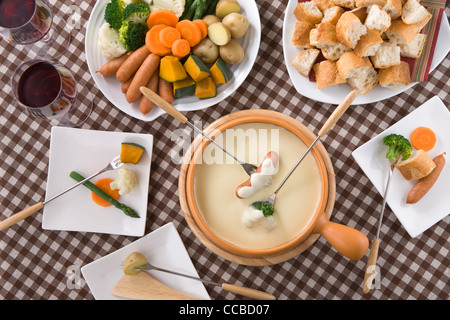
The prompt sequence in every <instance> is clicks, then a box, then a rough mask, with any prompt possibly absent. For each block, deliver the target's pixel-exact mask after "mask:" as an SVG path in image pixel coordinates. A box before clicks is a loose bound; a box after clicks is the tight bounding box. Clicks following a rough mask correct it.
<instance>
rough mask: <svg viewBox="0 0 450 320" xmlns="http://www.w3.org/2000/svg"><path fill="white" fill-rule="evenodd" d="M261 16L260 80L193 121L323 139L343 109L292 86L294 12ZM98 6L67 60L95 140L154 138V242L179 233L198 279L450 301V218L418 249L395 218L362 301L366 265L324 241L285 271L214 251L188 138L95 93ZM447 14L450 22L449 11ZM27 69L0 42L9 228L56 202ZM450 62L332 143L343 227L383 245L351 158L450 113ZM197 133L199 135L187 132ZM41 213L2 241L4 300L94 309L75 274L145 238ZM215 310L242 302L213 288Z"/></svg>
mask: <svg viewBox="0 0 450 320" xmlns="http://www.w3.org/2000/svg"><path fill="white" fill-rule="evenodd" d="M50 3H51V5H52V6H53V9H54V11H55V12H56V14H57V15H58V16H59V17H56V19H55V21H56V23H60V24H61V23H64V21H68V19H69V18H70V17H71V15H72V14H73V11H74V7H73V5H74V4H75V1H73V2H72V1H71V0H64V1H56V0H51V1H50ZM256 3H257V6H258V9H259V13H260V16H261V28H262V31H261V35H262V38H261V47H260V50H259V53H258V56H257V59H256V62H255V65H254V68H253V69H252V71H251V72H250V74H249V76H248V77H247V78H246V80H245V81H244V83H243V84H242V86H241V87H240V88H239V89H238V90H237V91H236V92H234V93H233V94H232V95H231V96H229V97H228V98H227V99H225V100H224V101H222V102H220V103H219V104H217V105H215V106H213V107H211V108H208V109H205V110H199V111H195V112H189V113H187V114H186V115H187V117H188V118H189V119H191V121H201V122H202V123H203V124H205V125H206V124H209V123H211V122H212V121H214V120H216V119H217V118H219V117H220V116H224V115H227V114H229V113H231V112H235V111H239V110H242V109H246V108H262V109H270V110H276V111H279V112H283V113H285V114H288V115H290V116H292V117H293V118H295V119H297V120H299V121H301V122H302V123H304V124H305V125H307V126H308V128H309V129H311V130H312V131H314V132H316V130H317V128H319V127H320V125H321V124H322V123H323V122H324V121H325V119H326V118H327V117H328V116H329V114H330V112H331V110H332V108H333V106H332V105H329V104H323V103H318V102H316V101H314V100H311V99H308V98H306V97H304V96H302V95H301V94H299V93H298V92H297V91H296V90H295V88H294V87H293V85H292V82H291V81H290V79H289V76H288V73H287V70H286V66H285V64H284V58H283V48H282V29H283V19H284V14H285V9H286V5H287V0H283V1H277V0H275V1H268V0H257V1H256ZM94 4H95V2H94V1H88V0H84V1H81V0H80V1H77V2H76V7H77V8H79V12H80V13H81V22H82V23H81V29H79V30H74V31H73V33H72V34H73V41H72V44H71V46H70V48H69V50H68V51H67V52H66V53H65V54H64V55H63V57H62V58H61V59H60V62H61V63H63V64H64V65H66V66H68V67H69V68H70V69H71V70H72V71H73V73H74V74H75V75H76V77H77V78H78V79H83V80H84V81H86V82H88V83H89V84H91V85H92V93H93V94H94V95H95V101H94V109H93V113H92V115H91V117H90V118H89V120H88V121H87V122H86V123H85V124H84V125H83V126H82V128H84V129H91V130H107V131H123V132H136V133H150V134H152V135H153V136H154V149H153V161H152V166H151V177H150V189H149V195H148V216H147V223H146V229H145V234H148V233H149V232H151V231H153V230H156V229H157V228H159V227H161V226H162V225H164V224H166V223H168V222H173V223H174V225H175V226H176V228H177V230H178V232H179V234H180V236H181V238H182V241H183V243H184V245H185V246H186V249H187V252H188V254H189V256H190V258H191V259H192V262H193V264H194V266H195V268H196V269H197V271H198V273H199V275H200V276H201V277H204V278H208V279H211V280H213V281H217V282H219V281H222V280H223V281H226V282H229V283H236V284H240V285H243V286H251V287H253V288H261V289H262V290H265V291H268V292H270V293H273V294H274V295H275V296H277V297H278V299H281V300H291V299H300V300H301V299H448V298H449V284H450V280H449V278H450V272H449V265H450V259H449V257H450V254H449V248H450V246H449V241H448V240H449V235H450V228H449V222H450V218H449V217H448V216H447V217H445V218H444V219H443V220H441V221H440V222H438V223H437V224H436V225H434V226H432V227H431V228H430V229H428V230H427V231H425V232H424V233H423V234H421V235H420V236H418V237H416V238H411V237H410V236H409V235H408V234H407V232H406V231H405V229H404V228H403V227H402V225H401V224H400V222H399V220H397V218H396V217H395V215H394V214H393V213H392V211H391V210H390V209H389V208H387V210H386V213H385V219H384V221H383V227H382V229H381V235H382V246H381V248H380V253H379V258H378V265H379V267H380V273H381V282H380V283H379V286H378V287H377V288H376V289H372V290H371V292H370V293H369V294H366V295H364V294H363V292H362V281H363V274H364V272H363V270H364V269H365V266H366V261H367V256H368V253H367V254H366V256H365V257H363V258H362V259H361V260H359V261H351V260H348V259H347V258H345V257H343V256H341V255H340V254H338V253H337V252H336V251H335V250H334V249H333V248H331V246H330V245H329V244H328V243H327V242H326V241H325V240H324V239H323V238H320V239H319V240H318V241H316V242H315V243H314V245H313V246H312V247H310V248H309V249H308V250H306V251H305V252H303V253H301V254H300V255H298V256H297V257H295V258H292V259H290V260H288V261H286V262H283V263H279V264H276V265H271V266H264V267H248V266H243V265H238V264H236V263H232V262H229V261H227V260H225V259H223V258H221V257H218V256H217V255H216V254H214V253H212V252H211V251H210V250H208V249H207V248H206V247H205V246H204V245H203V244H202V243H201V242H200V241H199V240H198V239H197V238H196V237H195V235H194V234H193V232H192V231H191V230H190V229H189V227H188V225H187V223H186V221H185V220H184V218H183V215H182V213H181V208H180V205H179V201H178V192H177V183H178V173H179V165H178V164H176V163H174V162H173V161H171V158H170V156H169V152H170V150H171V149H172V148H173V147H174V145H175V143H176V142H174V141H172V140H171V133H172V132H173V131H174V130H176V129H178V128H180V126H179V124H178V122H177V121H176V120H174V119H173V118H172V117H170V116H167V115H164V116H161V117H159V118H157V119H156V120H155V121H152V122H144V121H139V120H136V119H134V118H131V117H129V116H128V115H126V114H124V113H122V112H120V111H119V110H118V109H116V108H115V107H114V106H113V105H112V104H111V103H110V102H109V101H108V100H107V99H106V98H105V97H104V96H103V94H102V93H101V92H100V91H99V90H98V89H97V88H96V86H95V84H94V83H93V80H92V79H91V76H90V73H89V71H88V67H87V64H86V57H85V53H84V34H85V27H86V24H87V21H88V19H89V14H90V12H91V10H92V8H93V6H94ZM445 14H446V16H447V17H448V16H449V15H450V4H449V3H447V7H446V10H445ZM27 58H29V57H28V53H27V50H26V47H23V46H20V45H13V44H11V43H8V42H6V41H4V40H0V62H1V63H0V70H1V72H0V83H1V88H0V106H1V112H0V130H1V134H0V140H1V143H0V146H1V151H0V220H3V219H5V218H7V217H8V216H9V215H11V214H12V213H14V212H17V211H20V210H22V209H23V208H24V207H25V206H28V205H30V204H34V203H36V202H39V201H42V200H43V199H44V198H45V188H46V180H47V169H48V161H49V158H48V156H49V146H50V130H51V126H50V125H49V124H47V123H45V122H39V121H35V120H33V119H31V118H29V117H27V115H26V114H25V113H24V112H23V111H22V110H21V109H19V108H18V107H17V106H16V102H15V101H14V99H13V97H12V93H11V87H10V78H11V76H12V73H13V71H14V69H15V68H16V67H17V66H18V65H19V64H20V63H21V62H22V61H24V60H26V59H27ZM449 84H450V57H449V56H447V57H446V58H445V59H444V61H443V62H442V63H441V64H440V65H439V66H438V67H437V68H436V69H435V70H434V71H433V72H431V75H430V79H429V81H428V82H426V83H419V84H417V85H415V86H413V87H412V88H410V89H408V90H407V91H405V92H404V93H402V94H400V95H398V96H395V97H392V98H390V99H387V100H383V101H381V102H377V103H372V104H368V105H362V106H360V105H357V106H353V107H352V108H350V109H349V111H348V112H346V113H345V114H344V115H343V117H342V119H341V120H340V121H339V122H338V123H337V124H336V126H335V127H334V129H333V130H331V132H329V133H328V134H327V136H326V137H324V138H323V143H324V145H325V147H326V149H327V151H328V152H329V154H330V157H331V160H332V163H333V165H334V170H335V172H336V183H337V194H336V203H335V207H334V211H333V216H332V220H333V221H336V222H340V223H343V224H346V225H348V226H351V227H354V228H356V229H358V230H360V231H362V232H363V233H364V234H366V235H367V236H368V238H369V239H370V240H372V239H373V237H374V235H375V233H376V225H377V224H376V222H377V218H378V215H379V211H380V209H381V203H382V197H381V195H380V194H379V193H378V192H377V191H376V190H375V188H374V186H373V185H372V183H371V182H370V181H369V180H368V178H367V177H366V176H365V175H364V173H363V172H362V170H361V169H360V168H359V166H358V165H357V164H356V163H355V161H354V159H353V157H352V156H351V152H352V151H353V150H354V149H356V148H357V147H358V146H360V145H361V144H363V143H365V142H366V141H368V140H369V139H371V138H372V137H374V136H375V135H377V134H378V133H380V132H381V131H383V130H385V129H386V128H388V127H389V126H390V125H392V124H394V123H395V122H397V121H398V120H400V119H402V118H403V117H404V116H406V115H407V114H408V113H410V112H411V111H413V110H415V109H416V108H417V107H419V106H420V105H421V104H422V103H424V102H425V101H427V100H428V99H430V98H432V97H433V96H436V95H437V96H439V97H440V99H441V100H442V101H444V103H445V104H446V105H447V106H449V105H450V93H449V92H450V90H449V88H450V87H449ZM187 132H190V131H187ZM41 223H42V213H37V214H34V215H33V216H31V217H29V218H27V219H26V220H24V221H22V222H20V223H18V224H16V225H14V226H12V227H11V228H9V229H7V230H5V231H3V232H1V233H0V299H93V295H92V293H91V292H90V290H89V288H88V286H87V285H86V283H85V282H82V286H81V288H78V287H76V288H73V287H71V286H69V285H68V274H69V273H68V270H69V268H71V266H78V267H82V266H84V265H86V264H88V263H90V262H92V261H94V260H97V259H99V258H101V257H103V256H105V255H107V254H109V253H112V252H114V251H116V250H118V249H120V248H122V247H123V246H125V245H127V244H129V243H131V242H133V241H135V240H137V239H138V238H135V237H126V236H117V235H108V234H96V233H84V232H67V231H50V230H43V229H42V227H41ZM207 290H208V292H209V294H210V296H211V298H212V299H240V297H238V296H235V295H233V294H231V293H227V292H226V291H223V290H220V288H214V287H210V286H208V287H207Z"/></svg>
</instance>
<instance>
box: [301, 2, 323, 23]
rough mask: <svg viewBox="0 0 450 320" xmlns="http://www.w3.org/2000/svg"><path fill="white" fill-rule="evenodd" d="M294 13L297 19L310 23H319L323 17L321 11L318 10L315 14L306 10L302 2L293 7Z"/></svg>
mask: <svg viewBox="0 0 450 320" xmlns="http://www.w3.org/2000/svg"><path fill="white" fill-rule="evenodd" d="M313 3H314V2H313ZM294 15H295V17H296V18H297V20H298V21H305V22H309V23H312V24H316V23H319V22H320V21H321V20H322V18H323V14H322V12H320V15H315V14H313V13H311V12H310V11H308V10H307V8H306V7H305V5H304V2H300V3H298V4H297V6H296V7H295V9H294Z"/></svg>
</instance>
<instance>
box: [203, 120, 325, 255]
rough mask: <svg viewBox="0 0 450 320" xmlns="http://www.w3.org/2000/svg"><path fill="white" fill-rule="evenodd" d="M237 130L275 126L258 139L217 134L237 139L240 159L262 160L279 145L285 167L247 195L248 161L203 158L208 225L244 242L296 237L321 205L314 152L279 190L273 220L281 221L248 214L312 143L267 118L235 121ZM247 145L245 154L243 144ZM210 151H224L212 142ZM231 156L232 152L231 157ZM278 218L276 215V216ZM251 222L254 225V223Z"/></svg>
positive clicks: (253, 244)
mask: <svg viewBox="0 0 450 320" xmlns="http://www.w3.org/2000/svg"><path fill="white" fill-rule="evenodd" d="M236 128H239V129H243V130H240V131H239V130H235V132H242V134H244V133H245V132H246V130H255V129H256V132H259V133H264V132H265V131H264V130H266V132H267V130H268V132H272V131H273V130H275V131H276V132H277V133H278V134H273V135H272V134H258V135H257V138H258V139H257V141H254V140H250V141H249V140H248V139H239V137H237V138H238V139H236V141H235V143H233V144H228V143H227V141H226V138H227V134H221V135H219V136H217V137H216V140H217V141H221V142H222V145H226V146H229V145H234V149H229V150H230V151H231V152H233V151H234V152H235V153H234V154H236V155H237V156H238V158H239V159H242V160H243V161H249V159H255V155H256V158H257V161H255V162H253V163H260V162H261V160H262V159H263V157H264V156H265V155H266V154H267V152H269V151H271V150H272V151H276V152H277V153H278V155H279V167H278V171H277V173H276V174H275V175H274V176H273V177H272V180H273V181H272V184H271V186H270V187H264V188H262V189H261V190H258V191H257V192H256V193H255V194H254V195H252V196H250V197H249V198H246V199H239V198H238V197H237V196H236V194H235V190H236V186H238V185H239V184H240V183H242V182H243V181H245V180H246V179H248V175H247V174H246V173H245V171H244V170H243V168H242V166H241V165H239V164H238V163H236V162H235V161H233V162H231V161H228V160H227V161H216V163H211V162H205V161H204V162H203V163H200V164H198V165H197V168H196V172H195V176H194V191H195V198H196V202H197V206H198V208H199V210H200V212H201V214H202V216H203V218H204V220H205V222H206V223H207V224H208V226H209V227H210V228H211V229H212V230H213V231H214V232H215V233H216V234H217V235H218V236H220V237H221V238H222V239H224V240H226V241H228V242H230V243H233V244H235V245H237V246H239V247H242V248H248V249H268V248H272V247H275V246H278V245H281V244H283V243H286V242H287V241H289V240H291V239H292V238H294V237H295V236H297V235H298V234H299V233H300V232H302V231H303V230H304V229H305V228H306V227H307V226H308V224H309V223H310V222H311V220H312V218H313V216H314V213H315V212H316V210H317V207H318V205H319V201H320V195H321V179H320V172H319V168H318V167H317V164H316V161H315V159H314V157H313V155H312V154H311V153H309V154H308V155H307V156H306V157H305V159H304V160H303V161H302V163H301V165H300V166H299V167H298V168H297V169H296V170H295V171H294V173H293V174H292V176H291V177H290V178H289V180H287V182H286V184H285V185H284V186H283V188H282V189H281V190H280V191H279V192H278V195H277V200H276V203H275V213H274V215H273V219H274V220H275V221H272V222H270V221H269V223H274V224H276V226H275V227H272V228H270V227H267V223H262V222H261V221H264V220H267V219H264V220H261V221H260V223H258V219H256V220H255V221H250V220H251V219H250V220H249V219H248V217H245V216H244V215H245V212H246V210H247V208H248V207H249V206H250V205H251V204H252V203H253V202H255V201H264V200H265V199H266V198H267V197H268V196H269V195H270V194H271V193H272V192H273V191H274V190H275V188H276V187H277V186H278V185H279V184H280V183H281V181H282V180H283V179H284V177H285V176H286V175H287V173H288V172H289V171H290V170H291V169H292V167H293V166H294V165H295V163H296V162H297V161H298V159H300V157H301V156H302V155H303V153H304V152H305V151H306V149H307V146H306V145H305V144H304V143H303V142H302V141H301V140H300V139H299V138H298V137H297V136H296V135H295V134H293V133H292V132H290V131H288V130H286V129H284V128H281V127H278V126H275V125H272V124H266V123H252V124H243V125H239V126H236V127H234V128H233V129H236ZM243 149H245V151H246V152H245V154H242V153H240V154H239V155H238V154H237V153H238V150H243ZM204 154H216V155H217V154H223V155H224V157H229V156H227V155H225V154H224V153H223V152H222V151H221V150H220V149H219V148H217V147H216V146H214V145H213V144H209V145H208V146H207V147H206V148H205V150H204ZM230 158H231V157H230ZM271 220H272V219H271ZM248 225H251V226H250V227H249V226H248Z"/></svg>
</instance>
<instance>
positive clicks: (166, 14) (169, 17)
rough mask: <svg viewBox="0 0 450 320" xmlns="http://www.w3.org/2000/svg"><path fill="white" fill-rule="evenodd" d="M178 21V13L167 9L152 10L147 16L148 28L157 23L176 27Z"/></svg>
mask: <svg viewBox="0 0 450 320" xmlns="http://www.w3.org/2000/svg"><path fill="white" fill-rule="evenodd" d="M177 23H178V17H177V16H176V14H175V13H174V12H173V11H171V10H167V9H157V10H155V11H152V12H151V13H150V15H149V16H148V18H147V25H148V28H149V29H151V28H152V27H153V26H156V25H157V24H165V25H166V26H169V27H174V28H175V26H176V25H177Z"/></svg>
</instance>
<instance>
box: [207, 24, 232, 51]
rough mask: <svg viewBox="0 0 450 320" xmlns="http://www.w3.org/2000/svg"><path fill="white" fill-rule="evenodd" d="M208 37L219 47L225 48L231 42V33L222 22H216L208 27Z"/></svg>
mask: <svg viewBox="0 0 450 320" xmlns="http://www.w3.org/2000/svg"><path fill="white" fill-rule="evenodd" d="M208 37H209V38H210V39H211V41H212V42H214V43H215V44H217V45H218V46H223V45H226V44H227V43H228V42H229V41H230V39H231V32H230V29H228V27H227V26H226V25H224V24H223V23H222V22H216V23H213V24H211V25H210V26H208Z"/></svg>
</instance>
